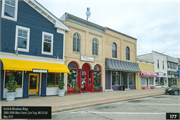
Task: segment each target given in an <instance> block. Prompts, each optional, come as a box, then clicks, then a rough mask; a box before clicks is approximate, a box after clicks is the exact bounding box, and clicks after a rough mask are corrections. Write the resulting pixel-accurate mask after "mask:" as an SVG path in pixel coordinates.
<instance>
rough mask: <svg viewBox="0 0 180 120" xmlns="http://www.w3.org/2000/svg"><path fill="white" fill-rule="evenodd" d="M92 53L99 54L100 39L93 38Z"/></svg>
mask: <svg viewBox="0 0 180 120" xmlns="http://www.w3.org/2000/svg"><path fill="white" fill-rule="evenodd" d="M92 54H93V55H98V40H97V39H93V40H92Z"/></svg>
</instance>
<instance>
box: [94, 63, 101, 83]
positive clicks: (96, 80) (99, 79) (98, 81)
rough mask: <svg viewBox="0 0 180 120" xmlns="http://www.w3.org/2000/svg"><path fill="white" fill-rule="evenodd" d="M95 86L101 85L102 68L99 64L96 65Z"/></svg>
mask: <svg viewBox="0 0 180 120" xmlns="http://www.w3.org/2000/svg"><path fill="white" fill-rule="evenodd" d="M93 78H94V86H101V68H100V66H99V65H95V66H94V75H93Z"/></svg>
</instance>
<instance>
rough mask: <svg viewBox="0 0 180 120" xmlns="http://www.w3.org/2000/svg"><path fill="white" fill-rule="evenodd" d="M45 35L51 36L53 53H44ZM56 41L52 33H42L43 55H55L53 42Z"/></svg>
mask: <svg viewBox="0 0 180 120" xmlns="http://www.w3.org/2000/svg"><path fill="white" fill-rule="evenodd" d="M44 35H48V36H51V52H44V51H43V48H44ZM53 41H54V34H52V33H48V32H44V31H43V32H42V45H41V46H42V49H41V54H44V55H53V43H54V42H53Z"/></svg>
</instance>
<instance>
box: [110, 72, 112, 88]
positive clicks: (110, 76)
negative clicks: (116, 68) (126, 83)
mask: <svg viewBox="0 0 180 120" xmlns="http://www.w3.org/2000/svg"><path fill="white" fill-rule="evenodd" d="M110 81H111V82H110V84H111V85H110V86H111V87H110V88H111V90H112V71H111V72H110Z"/></svg>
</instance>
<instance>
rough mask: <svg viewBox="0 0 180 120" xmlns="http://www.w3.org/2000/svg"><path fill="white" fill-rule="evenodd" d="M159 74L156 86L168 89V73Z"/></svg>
mask: <svg viewBox="0 0 180 120" xmlns="http://www.w3.org/2000/svg"><path fill="white" fill-rule="evenodd" d="M156 74H158V77H156V78H155V85H156V87H164V86H165V87H167V84H168V83H167V78H166V73H163V72H159V73H156Z"/></svg>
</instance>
